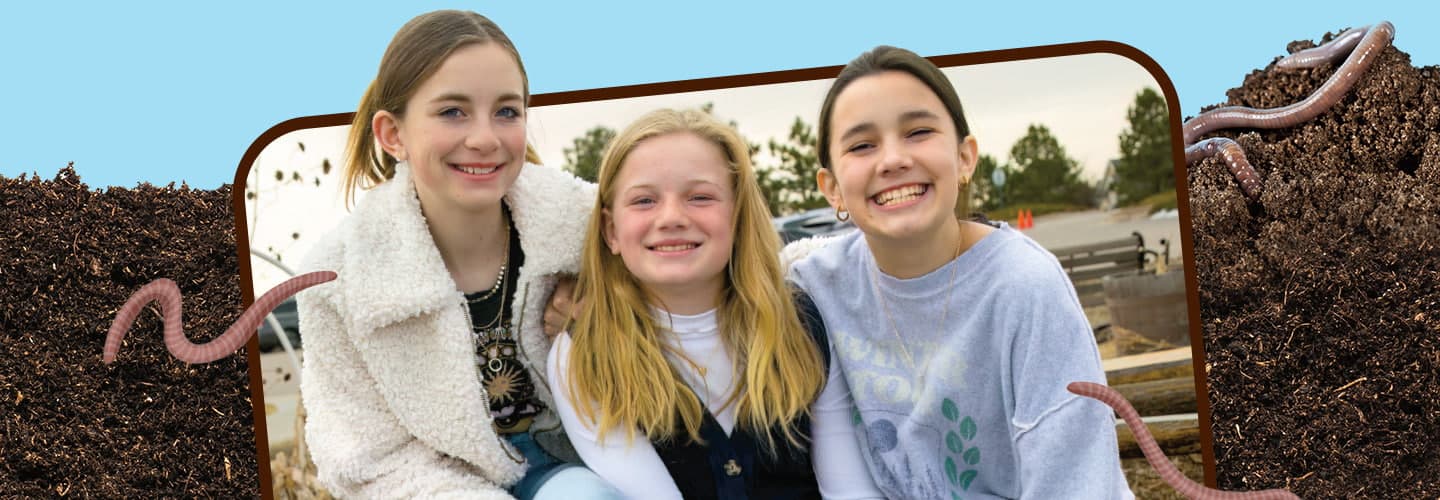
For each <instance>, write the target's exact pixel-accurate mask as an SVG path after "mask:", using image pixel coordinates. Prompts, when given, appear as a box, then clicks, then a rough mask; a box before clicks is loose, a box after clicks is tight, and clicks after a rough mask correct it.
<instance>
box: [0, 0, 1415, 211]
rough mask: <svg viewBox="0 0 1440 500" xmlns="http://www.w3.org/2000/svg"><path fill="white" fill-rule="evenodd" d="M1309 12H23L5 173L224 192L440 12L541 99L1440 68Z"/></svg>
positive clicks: (1402, 35) (1400, 10)
mask: <svg viewBox="0 0 1440 500" xmlns="http://www.w3.org/2000/svg"><path fill="white" fill-rule="evenodd" d="M1298 5H1299V4H1296V3H1284V4H1275V5H1271V4H1268V3H1264V2H1205V3H1193V2H1190V3H1177V4H1172V5H1166V6H1160V5H1157V4H1155V3H1151V2H1135V1H1129V2H1113V3H1110V4H1108V5H1105V6H1096V5H1093V4H1077V3H1069V4H1061V5H1050V6H1045V5H1039V4H1036V3H1032V2H984V3H978V2H958V1H951V2H933V3H932V2H916V3H914V4H895V5H886V6H885V7H883V8H882V7H880V6H879V4H878V3H877V2H846V1H837V2H826V3H825V4H823V5H821V4H819V3H806V4H791V3H788V2H773V1H772V2H761V1H752V0H737V1H726V2H711V3H705V4H692V3H687V2H673V4H672V3H671V2H629V3H623V4H622V3H616V2H580V3H574V4H572V3H561V2H544V1H540V2H525V3H524V5H520V2H510V3H492V2H405V4H404V5H399V3H398V2H396V3H393V4H376V5H365V6H363V7H355V6H351V5H345V4H340V3H332V2H306V3H289V4H282V3H280V2H269V1H259V2H251V3H247V4H245V5H243V6H242V5H204V6H195V5H190V4H186V3H180V2H156V3H152V4H135V3H117V4H100V5H92V6H84V7H82V6H76V5H72V4H69V3H46V4H40V3H23V4H18V5H17V4H7V5H5V6H4V7H0V75H3V76H0V89H3V95H4V96H5V98H6V99H5V101H4V107H5V110H6V111H7V113H6V118H7V119H5V120H3V121H0V175H4V176H7V177H14V176H17V175H19V174H21V173H28V172H37V173H39V174H40V175H41V176H42V177H46V178H49V177H52V176H54V174H55V172H56V171H58V170H59V169H60V168H62V167H64V166H65V164H66V163H67V162H70V161H74V162H75V167H76V170H77V171H78V172H79V173H80V175H81V178H82V180H84V181H85V182H86V183H87V184H89V185H91V186H92V187H100V186H111V185H114V186H133V185H135V184H136V183H139V182H151V183H156V184H165V183H169V182H172V181H174V182H180V181H185V182H187V183H188V184H190V185H191V186H192V187H197V188H205V189H212V188H215V187H218V186H219V185H221V184H223V183H228V182H231V181H232V180H233V179H234V176H235V171H236V168H237V167H238V166H239V162H240V159H241V156H242V155H243V154H244V152H245V150H246V149H247V148H249V147H250V144H251V143H252V142H253V141H254V140H255V139H256V138H257V137H258V136H259V135H260V134H261V133H263V132H264V131H265V130H267V129H269V128H270V127H272V126H274V125H275V124H278V123H280V122H282V121H285V120H288V119H291V118H296V117H300V116H309V115H319V114H330V113H342V112H349V111H353V110H354V108H355V105H356V103H357V102H358V100H359V97H360V93H361V92H362V91H363V90H364V87H365V85H366V84H367V83H368V82H369V80H370V79H371V78H373V77H374V71H375V68H376V66H377V65H378V63H379V59H380V56H381V53H382V52H383V51H384V49H385V46H386V44H388V43H389V40H390V37H391V36H392V35H393V34H394V32H395V30H396V29H398V28H399V27H400V25H402V24H404V22H405V21H407V20H409V19H410V18H411V17H413V16H414V15H416V14H419V13H422V12H425V11H429V10H434V9H438V8H463V9H471V10H475V11H477V12H480V13H482V14H485V15H487V16H489V17H490V18H492V19H494V20H495V21H496V22H497V23H498V24H499V25H500V26H501V27H502V28H504V29H505V31H506V32H507V33H508V34H509V35H510V36H511V38H513V39H514V40H515V43H516V45H517V46H518V47H519V49H520V51H521V55H522V57H523V58H524V61H525V64H526V66H527V70H528V71H529V74H530V81H531V85H532V92H533V93H546V92H558V91H566V90H579V89H589V88H597V87H610V86H617V85H629V84H638V83H650V82H661V81H672V80H682V79H691V78H703V77H712V76H724V75H734V74H741V73H754V72H762V71H775V70H786V69H796V68H806V67H813V66H827V65H838V64H843V63H845V62H846V61H848V60H849V59H850V58H852V57H854V56H855V55H857V54H859V53H860V52H862V51H863V50H865V49H868V48H870V47H872V46H874V45H877V44H882V43H883V44H890V45H897V46H901V47H905V48H909V49H911V50H914V51H915V52H918V53H920V54H922V55H942V54H955V53H964V52H975V51H985V50H998V49H1008V48H1016V47H1029V46H1035V45H1048V44H1056V43H1067V42H1079V41H1088V40H1113V41H1117V42H1122V43H1125V44H1129V45H1132V46H1134V47H1136V48H1138V49H1140V50H1141V51H1143V52H1145V53H1147V54H1149V55H1150V57H1152V58H1154V59H1155V60H1156V61H1157V62H1159V63H1160V66H1161V67H1162V68H1164V70H1165V71H1166V73H1167V74H1168V75H1169V77H1170V79H1171V80H1172V81H1173V82H1174V84H1175V87H1176V90H1177V93H1178V94H1179V97H1180V108H1181V110H1182V112H1183V113H1184V114H1185V115H1187V116H1188V115H1193V114H1195V112H1196V111H1198V110H1199V109H1200V108H1201V107H1202V106H1206V105H1210V104H1214V103H1217V102H1220V101H1223V100H1224V98H1225V90H1227V89H1229V88H1231V87H1235V86H1238V85H1239V84H1240V83H1241V82H1242V81H1243V78H1244V76H1245V75H1246V74H1247V73H1249V72H1250V71H1252V70H1254V69H1256V68H1261V67H1263V66H1265V65H1266V64H1268V63H1269V62H1270V61H1271V60H1272V59H1274V58H1275V57H1277V56H1280V55H1283V54H1284V53H1285V46H1286V44H1287V43H1289V42H1290V41H1292V40H1297V39H1318V38H1319V37H1320V36H1321V35H1323V34H1324V33H1325V32H1326V31H1335V30H1339V29H1341V28H1345V27H1350V26H1360V25H1367V24H1373V23H1375V22H1378V21H1381V20H1390V21H1391V22H1393V23H1394V24H1395V26H1396V32H1397V35H1396V41H1395V44H1396V46H1398V47H1399V48H1400V49H1401V50H1403V51H1405V52H1407V53H1409V54H1410V55H1411V62H1412V64H1415V65H1417V66H1429V65H1440V30H1437V29H1436V24H1437V21H1440V16H1437V14H1436V10H1435V8H1434V7H1430V6H1421V5H1420V4H1417V3H1407V4H1401V3H1400V2H1384V1H1375V2H1364V3H1355V2H1350V3H1341V2H1309V3H1305V4H1303V5H1304V8H1303V9H1302V8H1300V7H1298ZM1242 12H1243V13H1242ZM1042 16H1043V17H1042ZM1055 84H1056V85H1064V84H1065V82H1063V81H1057V82H1055Z"/></svg>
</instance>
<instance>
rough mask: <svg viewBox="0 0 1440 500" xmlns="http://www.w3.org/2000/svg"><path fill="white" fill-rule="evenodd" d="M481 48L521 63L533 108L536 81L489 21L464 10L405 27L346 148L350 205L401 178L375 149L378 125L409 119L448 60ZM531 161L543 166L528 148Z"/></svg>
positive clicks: (365, 98) (363, 105) (392, 43)
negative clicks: (379, 120) (360, 193)
mask: <svg viewBox="0 0 1440 500" xmlns="http://www.w3.org/2000/svg"><path fill="white" fill-rule="evenodd" d="M476 43H495V44H498V45H499V46H501V47H503V48H504V49H505V50H506V51H507V52H509V53H510V55H512V56H514V57H515V65H516V66H518V67H519V68H520V79H521V82H522V84H523V87H524V89H523V90H524V92H525V94H524V99H525V102H526V104H528V103H529V102H530V79H529V77H528V76H526V74H525V64H524V63H522V62H520V53H519V52H518V51H516V50H515V44H514V43H512V42H511V41H510V37H508V36H505V32H504V31H501V30H500V27H499V26H496V25H495V23H494V22H492V21H491V20H489V19H487V18H486V17H485V16H482V15H480V14H476V13H474V12H470V11H463V10H437V11H434V12H429V13H425V14H421V15H419V16H416V17H415V18H414V19H411V20H410V22H407V23H405V25H404V26H401V27H400V31H398V32H396V33H395V38H393V39H391V40H390V46H389V47H386V49H385V55H384V56H383V57H381V59H380V69H379V71H377V72H376V74H375V80H374V81H372V82H370V86H369V87H368V88H366V89H365V95H364V96H363V97H361V98H360V106H359V109H357V110H356V111H355V118H354V120H353V121H352V122H351V123H350V135H349V138H348V140H347V142H346V147H345V152H346V153H347V154H346V159H345V172H344V174H343V175H344V177H343V183H342V184H343V185H344V186H345V199H346V200H347V202H348V200H351V199H352V196H353V194H354V193H355V188H356V187H359V188H361V189H369V188H372V187H375V186H377V185H379V184H380V183H382V182H385V181H386V180H387V179H390V178H391V177H393V176H394V175H395V164H396V163H397V162H396V160H395V157H393V156H390V154H389V153H386V152H385V151H384V150H379V149H378V148H376V147H375V131H374V130H372V129H371V123H372V119H373V118H374V117H375V113H376V112H379V111H388V112H390V113H393V114H394V115H395V116H397V117H403V116H404V115H405V103H406V102H407V101H409V100H410V97H411V96H413V95H414V94H415V90H416V89H418V88H420V85H421V84H422V83H424V82H425V80H426V79H428V78H430V75H433V74H435V72H436V71H438V70H439V69H440V66H441V65H442V64H443V63H444V62H445V59H447V58H449V57H450V54H451V53H453V52H455V50H456V49H459V48H461V47H464V46H467V45H470V44H476ZM525 161H528V162H531V163H540V158H539V156H538V155H537V154H536V153H535V150H534V149H533V148H531V147H530V145H529V144H526V145H525Z"/></svg>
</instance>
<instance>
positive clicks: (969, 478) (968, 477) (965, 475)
mask: <svg viewBox="0 0 1440 500" xmlns="http://www.w3.org/2000/svg"><path fill="white" fill-rule="evenodd" d="M978 475H980V471H977V470H975V469H970V470H967V471H965V472H961V473H960V488H961V489H963V490H966V491H969V490H970V483H972V482H974V481H975V476H978Z"/></svg>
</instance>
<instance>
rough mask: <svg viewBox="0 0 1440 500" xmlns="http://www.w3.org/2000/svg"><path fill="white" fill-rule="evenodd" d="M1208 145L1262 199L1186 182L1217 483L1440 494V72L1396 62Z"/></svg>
mask: <svg viewBox="0 0 1440 500" xmlns="http://www.w3.org/2000/svg"><path fill="white" fill-rule="evenodd" d="M1338 33H1339V32H1338V31H1337V32H1336V33H1333V34H1327V35H1325V37H1324V38H1323V39H1322V40H1321V42H1322V43H1323V41H1325V40H1329V39H1330V38H1332V37H1333V36H1334V35H1335V34H1338ZM1402 39H1403V37H1402ZM1315 45H1316V44H1315V43H1314V42H1311V41H1297V42H1294V43H1292V44H1290V46H1289V50H1290V51H1291V52H1294V51H1297V50H1301V49H1304V48H1308V47H1313V46H1315ZM1334 72H1335V66H1334V65H1326V66H1323V67H1320V68H1315V69H1305V70H1295V71H1283V70H1276V69H1274V68H1273V64H1272V65H1271V67H1267V68H1265V69H1263V70H1259V71H1255V72H1252V73H1251V74H1250V75H1248V76H1247V77H1246V78H1245V82H1244V84H1243V85H1242V86H1241V87H1240V88H1236V89H1232V90H1231V91H1230V92H1229V93H1228V97H1229V100H1228V101H1227V102H1226V103H1225V105H1243V106H1251V107H1255V108H1273V107H1279V106H1284V105H1288V104H1290V103H1294V102H1297V101H1300V100H1302V99H1304V98H1305V97H1306V96H1308V95H1310V94H1311V93H1312V92H1313V91H1314V90H1315V89H1316V88H1318V87H1319V86H1320V85H1321V84H1322V83H1323V82H1324V81H1325V80H1326V79H1327V78H1328V77H1329V76H1330V75H1331V74H1332V73H1334ZM1212 136H1226V137H1231V138H1234V139H1236V140H1237V141H1238V142H1239V143H1240V144H1241V146H1243V147H1244V148H1245V151H1246V154H1247V155H1248V156H1249V158H1250V161H1251V162H1252V163H1253V164H1254V165H1255V168H1256V170H1257V172H1259V174H1260V175H1261V176H1262V177H1263V179H1264V189H1265V191H1264V195H1263V196H1262V197H1261V199H1260V201H1259V202H1258V203H1254V202H1250V201H1249V200H1248V199H1247V198H1246V197H1245V196H1244V195H1243V194H1242V193H1241V191H1240V188H1239V186H1238V184H1237V183H1236V181H1235V179H1234V178H1233V177H1232V176H1231V175H1230V173H1229V172H1228V171H1227V170H1226V169H1225V167H1224V166H1223V165H1222V164H1221V163H1220V162H1219V161H1218V160H1216V159H1210V160H1206V161H1204V162H1202V163H1200V164H1197V165H1191V166H1190V168H1189V186H1190V190H1189V196H1190V207H1191V218H1192V223H1193V228H1194V236H1195V256H1196V257H1195V260H1196V264H1197V266H1196V267H1197V269H1198V274H1197V277H1198V279H1199V283H1200V305H1201V317H1202V318H1203V331H1204V340H1205V352H1206V371H1207V373H1208V380H1209V397H1210V402H1211V416H1212V418H1213V432H1214V434H1213V435H1214V445H1215V458H1216V471H1217V473H1218V477H1219V485H1220V486H1221V487H1222V488H1225V489H1244V490H1255V489H1262V488H1275V487H1288V488H1290V489H1291V490H1292V491H1294V492H1295V493H1297V494H1298V495H1300V496H1301V497H1304V498H1320V497H1334V496H1344V497H1368V498H1436V497H1437V496H1440V446H1436V444H1435V436H1440V68H1437V67H1436V66H1428V67H1414V66H1411V63H1410V56H1409V55H1408V54H1406V53H1404V52H1402V51H1400V50H1397V49H1396V48H1394V47H1390V48H1387V49H1385V50H1384V51H1383V53H1381V54H1380V57H1379V58H1378V59H1377V60H1376V61H1375V64H1374V66H1372V67H1371V68H1370V70H1369V72H1368V73H1367V74H1365V75H1364V76H1363V77H1361V79H1360V80H1359V82H1358V83H1357V84H1356V85H1355V86H1354V87H1353V88H1352V89H1351V90H1350V92H1348V93H1347V94H1346V95H1345V97H1344V98H1343V99H1342V100H1341V101H1340V102H1339V103H1338V104H1337V105H1336V106H1335V107H1334V108H1332V110H1331V111H1329V112H1326V113H1324V114H1323V115H1321V116H1319V117H1317V118H1315V119H1314V120H1311V121H1309V122H1307V123H1303V124H1301V125H1298V126H1295V127H1292V128H1287V129H1282V130H1226V131H1219V132H1217V133H1215V134H1212Z"/></svg>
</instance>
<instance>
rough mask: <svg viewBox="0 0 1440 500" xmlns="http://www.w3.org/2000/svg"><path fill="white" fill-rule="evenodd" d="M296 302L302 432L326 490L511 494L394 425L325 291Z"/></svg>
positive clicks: (355, 494)
mask: <svg viewBox="0 0 1440 500" xmlns="http://www.w3.org/2000/svg"><path fill="white" fill-rule="evenodd" d="M312 292H313V293H312ZM297 306H298V310H299V314H300V321H301V323H302V324H303V325H304V330H305V358H304V364H303V368H302V373H301V377H300V380H301V392H302V394H304V404H305V410H306V412H307V413H308V416H307V420H306V424H305V437H306V439H307V440H308V441H309V445H310V446H309V448H310V453H311V456H312V457H313V459H314V460H315V466H316V469H317V470H318V472H319V480H320V483H321V484H322V485H323V486H325V488H326V489H328V490H330V491H331V492H332V493H334V494H336V495H337V496H340V497H361V498H368V497H422V496H423V497H435V498H493V499H509V498H511V497H510V495H509V494H508V493H506V492H505V491H504V490H503V489H501V488H500V487H499V486H497V485H496V484H494V483H493V482H492V481H490V480H489V479H487V478H486V477H484V476H483V475H481V474H482V473H483V472H482V471H477V470H476V469H475V468H474V467H473V466H470V465H468V464H464V463H462V462H460V461H459V460H456V459H453V458H448V457H444V456H441V455H440V454H439V453H437V452H436V451H435V450H434V449H432V448H430V447H429V446H428V445H426V444H424V443H422V442H420V441H419V440H417V439H415V438H414V436H412V435H411V434H410V433H409V431H408V430H406V429H405V428H404V427H403V426H401V425H400V423H399V422H398V421H397V420H396V418H395V416H394V415H393V414H391V413H390V411H389V409H388V407H387V405H386V403H385V401H384V399H383V397H382V396H381V395H380V393H379V391H378V389H377V388H376V386H375V382H374V381H373V380H372V379H371V378H370V374H369V372H368V371H367V369H366V366H365V364H364V361H363V360H362V358H361V356H360V353H359V352H358V351H357V350H356V349H355V346H354V345H353V344H352V343H351V341H350V337H349V335H347V334H346V332H345V331H344V323H343V322H342V321H341V319H340V316H339V314H338V313H336V310H335V308H334V306H333V305H332V304H331V303H330V302H329V296H327V295H323V294H322V293H321V291H320V290H307V291H306V292H302V293H301V294H300V295H299V296H298V298H297Z"/></svg>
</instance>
